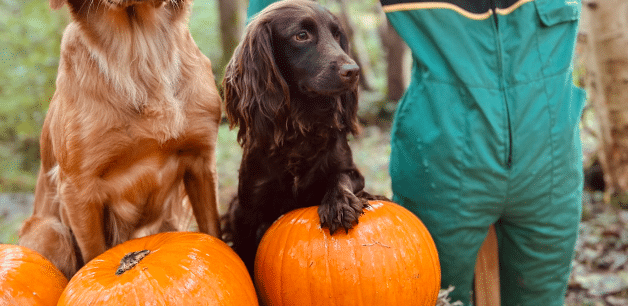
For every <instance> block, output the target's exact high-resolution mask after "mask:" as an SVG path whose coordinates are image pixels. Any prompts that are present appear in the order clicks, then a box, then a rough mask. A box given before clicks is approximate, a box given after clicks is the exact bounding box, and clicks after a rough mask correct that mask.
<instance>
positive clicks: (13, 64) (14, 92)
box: [0, 0, 628, 305]
mask: <svg viewBox="0 0 628 306" xmlns="http://www.w3.org/2000/svg"><path fill="white" fill-rule="evenodd" d="M318 2H320V3H321V4H322V5H324V6H326V7H328V8H329V9H330V10H331V11H332V12H334V13H336V14H337V15H338V16H339V18H340V19H341V21H342V23H343V24H344V26H345V28H346V29H347V32H348V34H349V36H350V40H351V44H352V54H353V56H354V58H355V59H356V60H357V61H358V63H359V64H360V66H361V68H362V70H361V73H362V75H361V89H362V90H361V96H360V99H361V100H360V112H359V116H360V119H361V121H362V123H363V125H364V127H365V129H364V133H363V134H362V135H361V136H359V137H357V138H356V139H353V140H352V141H351V142H350V143H351V145H352V147H353V150H354V159H355V160H356V163H357V164H358V167H359V168H360V169H361V171H362V172H364V174H365V177H366V184H367V190H369V191H371V192H372V193H377V194H384V195H386V196H391V195H392V192H391V189H390V178H389V176H388V156H389V153H390V145H389V127H390V123H391V120H392V115H393V113H394V110H395V106H396V101H398V100H399V99H400V98H401V96H402V95H403V92H404V90H405V88H406V86H407V83H408V78H409V73H410V71H409V70H410V63H411V58H410V54H409V51H408V50H407V47H406V46H405V45H404V43H403V42H402V40H401V39H400V38H399V37H398V35H397V34H396V33H395V32H394V30H392V28H391V27H389V26H388V23H387V21H386V19H385V16H384V15H383V12H382V11H381V7H380V5H379V2H378V1H376V0H319V1H318ZM247 5H248V1H247V0H218V1H202V0H195V2H194V5H193V9H192V15H191V17H190V29H191V32H192V35H193V37H194V39H195V41H196V43H197V44H198V46H199V48H200V49H201V51H202V52H203V53H205V55H206V56H207V57H209V58H210V59H211V61H212V65H213V69H214V74H215V75H216V82H217V84H220V82H221V79H222V75H223V72H224V67H225V65H226V63H227V62H228V61H229V59H230V57H231V54H232V52H233V49H234V48H235V47H236V46H237V44H238V42H239V40H240V35H241V33H242V31H243V29H244V26H245V22H246V20H245V19H246V13H245V12H246V8H247ZM618 8H619V9H618ZM582 17H583V18H582V22H581V33H580V35H579V39H578V46H577V58H576V60H575V62H574V68H575V69H574V79H575V81H576V83H577V84H578V85H579V86H581V87H585V88H586V89H587V92H588V97H589V101H588V106H587V108H586V109H585V111H584V114H583V117H582V119H583V120H582V123H581V126H582V141H583V149H584V163H583V167H584V168H585V173H586V184H585V185H586V192H585V199H584V200H585V201H584V204H583V211H584V215H583V222H582V230H581V238H580V240H579V243H578V252H577V255H576V258H575V260H574V270H573V271H574V272H573V273H572V282H571V284H570V291H569V295H570V296H571V299H568V300H569V301H570V303H571V304H569V305H628V271H627V270H628V257H627V256H626V254H628V230H626V228H628V212H627V211H626V208H627V207H628V205H627V203H628V88H627V87H628V48H626V46H627V45H628V36H627V35H628V0H605V1H601V0H584V1H583V12H582ZM68 22H69V14H68V12H67V9H66V8H63V9H61V10H59V11H51V10H50V8H49V6H48V1H46V0H22V1H18V0H0V243H7V242H8V243H15V242H16V241H17V240H16V239H17V236H16V230H17V228H18V227H19V224H20V222H21V220H23V218H24V217H25V216H26V215H28V214H30V212H31V211H30V209H31V208H30V205H31V202H32V198H30V196H31V194H32V192H33V191H34V186H35V180H36V175H37V171H38V169H39V133H40V131H41V125H42V123H43V120H44V117H45V114H46V111H47V108H48V103H49V101H50V99H51V97H52V95H53V93H54V90H55V79H56V73H57V65H58V61H59V44H60V40H61V35H62V33H63V29H64V28H65V26H66V25H67V23H68ZM218 141H219V144H218V152H217V159H218V172H219V178H220V202H221V203H222V205H223V206H224V205H226V203H228V202H229V200H230V198H231V197H232V196H233V194H234V193H235V190H236V187H237V171H238V167H239V161H240V155H241V151H240V148H239V146H238V145H237V142H236V141H235V131H231V130H229V128H228V127H227V126H226V125H223V126H222V127H221V129H220V131H219V140H218ZM221 209H222V211H224V207H222V208H221ZM582 301H585V302H582ZM622 303H623V304H622Z"/></svg>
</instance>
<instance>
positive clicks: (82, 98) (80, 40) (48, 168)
mask: <svg viewBox="0 0 628 306" xmlns="http://www.w3.org/2000/svg"><path fill="white" fill-rule="evenodd" d="M191 1H192V0H51V1H50V5H51V7H52V8H53V9H58V8H60V7H62V6H63V5H64V4H68V6H69V9H70V13H71V16H72V22H71V23H70V24H69V25H68V27H67V28H66V30H65V32H64V35H63V38H62V41H61V58H60V61H59V71H58V76H57V87H56V92H55V94H54V96H53V98H52V101H51V102H50V108H49V110H48V114H47V116H46V119H45V122H44V126H43V130H42V134H41V139H40V143H41V159H42V161H41V170H40V173H39V177H38V182H37V187H36V191H35V203H34V211H33V215H32V216H31V217H30V218H29V219H27V220H26V221H25V222H24V224H23V225H22V228H21V229H20V238H19V244H20V245H23V246H26V247H29V248H31V249H34V250H35V251H38V252H40V253H41V254H42V255H44V256H45V257H46V258H48V259H49V260H50V261H52V262H53V263H54V264H55V265H56V266H57V267H58V268H59V269H60V270H61V271H62V272H63V273H65V275H66V276H68V277H70V276H72V275H73V274H74V273H75V272H76V271H77V270H78V269H79V268H80V267H81V266H82V265H83V264H85V263H86V262H88V261H89V260H91V259H93V258H94V257H96V256H97V255H99V254H101V253H103V252H104V251H106V250H107V249H108V248H110V247H112V246H114V245H116V244H119V243H122V242H124V241H126V240H129V239H132V238H136V237H139V236H143V235H148V234H153V233H157V232H162V231H173V230H184V229H185V226H186V223H189V222H185V221H186V220H188V221H189V220H190V218H191V215H190V214H191V213H190V209H189V208H190V207H191V211H192V212H193V214H194V217H195V218H196V222H197V224H198V228H199V231H201V232H203V233H207V234H211V235H213V236H216V237H220V222H219V216H218V211H217V202H218V198H217V177H216V170H215V163H216V162H215V153H214V150H215V146H216V138H217V132H218V125H219V121H220V103H221V100H220V96H219V94H218V92H217V89H216V85H215V81H214V76H213V74H212V70H211V63H210V61H209V59H207V57H205V56H204V55H203V54H202V53H201V52H200V51H199V49H198V47H197V46H196V44H195V42H194V40H193V39H192V36H191V35H190V32H189V29H188V27H187V20H188V17H189V11H190V6H191ZM188 203H189V204H188Z"/></svg>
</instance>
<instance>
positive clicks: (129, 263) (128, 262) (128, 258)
mask: <svg viewBox="0 0 628 306" xmlns="http://www.w3.org/2000/svg"><path fill="white" fill-rule="evenodd" d="M149 253H150V251H149V250H142V251H135V252H131V253H128V254H126V255H124V257H122V259H121V260H120V266H118V270H116V275H122V273H124V272H126V271H129V270H131V269H133V267H135V265H137V264H138V263H139V262H140V261H141V260H142V258H144V257H146V255H148V254H149Z"/></svg>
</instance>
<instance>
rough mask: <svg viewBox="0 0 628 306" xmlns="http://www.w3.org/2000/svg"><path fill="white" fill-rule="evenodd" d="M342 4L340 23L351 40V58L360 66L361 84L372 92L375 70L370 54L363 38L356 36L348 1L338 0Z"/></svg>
mask: <svg viewBox="0 0 628 306" xmlns="http://www.w3.org/2000/svg"><path fill="white" fill-rule="evenodd" d="M337 1H338V3H339V4H340V16H339V17H340V22H341V23H342V27H343V28H344V30H345V31H346V32H347V36H348V37H347V38H348V39H349V44H350V45H351V50H350V51H351V57H352V58H353V60H355V61H356V63H357V64H358V66H360V84H361V85H362V87H363V88H364V89H365V90H367V91H370V90H372V89H373V82H372V79H373V78H374V73H373V68H371V67H372V65H371V63H370V61H369V59H368V52H367V50H366V47H365V46H364V41H362V36H360V35H356V33H355V28H356V27H355V25H354V23H353V22H352V21H351V18H350V17H349V14H348V10H349V7H348V4H347V0H337Z"/></svg>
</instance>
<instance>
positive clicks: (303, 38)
mask: <svg viewBox="0 0 628 306" xmlns="http://www.w3.org/2000/svg"><path fill="white" fill-rule="evenodd" d="M294 38H295V39H296V40H297V41H306V40H308V38H310V35H309V34H308V33H307V32H305V31H303V32H299V33H298V34H297V35H295V36H294Z"/></svg>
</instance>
